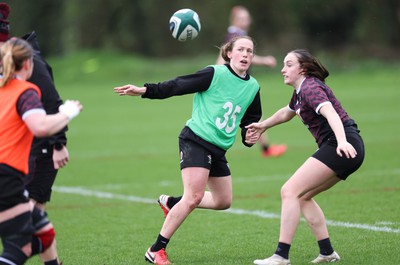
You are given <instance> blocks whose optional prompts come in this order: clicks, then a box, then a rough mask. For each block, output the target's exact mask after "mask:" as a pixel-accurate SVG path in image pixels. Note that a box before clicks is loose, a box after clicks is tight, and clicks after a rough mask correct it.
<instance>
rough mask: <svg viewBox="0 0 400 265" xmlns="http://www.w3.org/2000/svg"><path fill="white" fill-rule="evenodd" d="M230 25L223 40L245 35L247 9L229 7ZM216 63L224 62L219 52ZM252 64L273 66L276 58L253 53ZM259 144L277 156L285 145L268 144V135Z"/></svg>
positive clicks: (248, 22)
mask: <svg viewBox="0 0 400 265" xmlns="http://www.w3.org/2000/svg"><path fill="white" fill-rule="evenodd" d="M229 21H230V25H229V27H228V30H227V33H226V36H225V40H224V42H228V41H229V40H231V39H232V38H233V37H235V36H245V35H247V32H248V30H249V28H250V25H251V22H252V21H251V16H250V12H249V10H248V9H247V8H246V7H244V6H234V7H232V9H231V14H230V19H229ZM216 63H217V64H225V63H226V62H225V60H224V59H223V58H222V56H221V54H220V53H219V55H218V58H217V62H216ZM252 65H259V66H267V67H275V66H276V59H275V57H274V56H272V55H266V56H260V55H257V54H255V55H254V58H253V63H252ZM259 144H260V146H261V154H262V155H263V156H264V157H278V156H281V155H283V154H284V153H285V152H286V149H287V146H286V145H284V144H270V141H269V138H268V135H267V134H266V133H265V134H264V137H261V138H260V140H259Z"/></svg>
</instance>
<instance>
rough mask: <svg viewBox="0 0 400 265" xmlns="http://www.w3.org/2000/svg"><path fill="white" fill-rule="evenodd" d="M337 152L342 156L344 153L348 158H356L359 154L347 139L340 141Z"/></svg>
mask: <svg viewBox="0 0 400 265" xmlns="http://www.w3.org/2000/svg"><path fill="white" fill-rule="evenodd" d="M336 153H337V154H338V155H339V156H340V157H342V156H343V154H344V155H345V156H346V157H347V158H350V157H351V158H355V157H356V155H357V151H356V149H355V148H354V147H353V146H352V145H351V144H350V143H349V142H347V141H346V142H343V143H338V146H337V148H336Z"/></svg>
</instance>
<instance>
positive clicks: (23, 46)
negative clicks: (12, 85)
mask: <svg viewBox="0 0 400 265" xmlns="http://www.w3.org/2000/svg"><path fill="white" fill-rule="evenodd" d="M32 58H33V49H32V47H31V45H30V44H29V43H28V42H27V41H25V40H23V39H19V38H11V39H9V40H8V41H6V42H5V43H4V44H3V45H2V46H1V47H0V59H1V65H2V68H3V69H2V70H3V78H2V79H1V80H0V87H3V86H5V85H6V84H7V83H8V82H9V81H10V80H11V79H12V78H13V75H14V73H15V71H19V70H21V69H22V67H23V65H24V62H25V61H26V60H31V59H32Z"/></svg>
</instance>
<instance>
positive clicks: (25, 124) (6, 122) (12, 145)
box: [0, 38, 82, 265]
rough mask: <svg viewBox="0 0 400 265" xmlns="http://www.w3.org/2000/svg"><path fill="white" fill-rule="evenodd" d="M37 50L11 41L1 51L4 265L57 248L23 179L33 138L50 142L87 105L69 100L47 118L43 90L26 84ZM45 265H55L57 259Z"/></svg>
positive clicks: (0, 208)
mask: <svg viewBox="0 0 400 265" xmlns="http://www.w3.org/2000/svg"><path fill="white" fill-rule="evenodd" d="M33 53H34V52H33V49H32V47H31V45H30V44H29V43H28V42H26V41H25V40H23V39H19V38H12V39H10V40H8V41H6V42H4V43H3V44H2V45H1V47H0V59H1V67H2V77H1V79H0V106H1V108H0V190H1V191H2V192H1V193H0V237H1V239H2V246H3V252H2V254H1V256H0V264H7V265H10V264H17V265H20V264H24V263H25V261H26V260H27V259H28V258H29V257H31V256H33V255H35V254H38V253H43V252H46V250H48V249H51V248H52V247H53V246H54V244H55V241H54V238H55V231H54V227H53V225H52V223H51V222H50V221H49V220H48V218H47V215H46V213H45V212H44V211H41V210H40V209H38V208H37V207H35V205H34V204H33V202H31V201H30V200H29V197H28V192H27V190H26V187H25V183H24V178H26V176H27V174H28V171H29V153H30V149H31V145H32V141H33V137H34V136H36V137H49V136H51V135H53V134H55V133H57V132H58V131H60V130H62V129H63V128H64V127H65V126H66V125H67V124H68V123H69V122H70V121H71V120H72V119H73V118H74V117H76V116H77V115H79V113H80V111H81V109H82V105H81V104H80V103H79V101H71V100H68V101H66V102H65V104H63V105H61V106H60V108H59V112H58V113H56V114H52V115H47V114H46V112H45V110H44V109H43V105H42V102H41V100H40V97H41V92H40V89H39V88H38V87H37V86H36V85H35V84H33V83H30V82H28V81H26V80H28V79H29V78H30V76H31V75H32V71H33ZM45 264H46V265H56V264H59V263H58V259H57V257H55V258H54V260H49V261H46V262H45Z"/></svg>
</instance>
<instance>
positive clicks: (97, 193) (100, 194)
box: [53, 186, 400, 233]
mask: <svg viewBox="0 0 400 265" xmlns="http://www.w3.org/2000/svg"><path fill="white" fill-rule="evenodd" d="M53 190H54V191H57V192H60V193H69V194H78V195H81V196H90V197H96V198H102V199H118V200H123V201H131V202H138V203H147V204H154V203H156V200H155V199H147V198H142V197H137V196H130V195H122V194H113V193H108V192H102V191H93V190H88V189H84V188H81V187H58V186H55V187H53ZM221 212H224V213H231V214H237V215H252V216H257V217H260V218H265V219H279V218H280V215H279V214H276V213H269V212H265V211H250V210H244V209H232V208H231V209H228V210H224V211H221ZM302 221H304V219H302ZM326 223H327V225H330V226H337V227H345V228H357V229H364V230H369V231H376V232H388V233H400V229H395V228H391V227H387V226H374V225H368V224H353V223H349V222H339V221H332V220H326Z"/></svg>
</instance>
